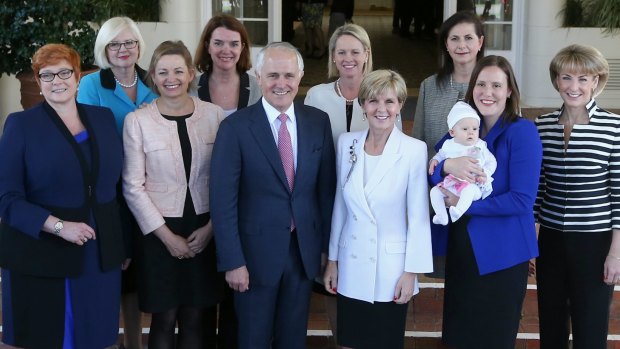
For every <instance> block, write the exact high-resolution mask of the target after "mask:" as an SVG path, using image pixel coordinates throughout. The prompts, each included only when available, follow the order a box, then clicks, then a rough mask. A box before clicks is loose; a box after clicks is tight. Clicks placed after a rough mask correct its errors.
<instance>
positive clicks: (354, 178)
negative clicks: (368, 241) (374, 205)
mask: <svg viewBox="0 0 620 349" xmlns="http://www.w3.org/2000/svg"><path fill="white" fill-rule="evenodd" d="M354 134H355V136H356V137H355V138H352V140H353V139H356V140H357V143H356V144H355V149H352V150H353V152H354V154H355V157H356V163H355V165H354V166H353V169H352V170H351V167H347V164H349V160H350V157H346V158H343V159H342V160H341V161H342V163H343V164H344V168H345V169H346V170H345V171H343V173H342V175H343V178H344V183H345V184H344V187H343V191H345V192H348V193H349V195H351V197H352V198H353V202H358V203H359V205H360V206H361V208H362V209H363V210H364V211H366V213H367V214H368V215H370V216H372V213H371V211H370V207H369V206H368V202H367V201H366V195H365V193H364V141H365V140H366V136H367V135H368V129H366V130H365V131H362V132H356V133H354ZM349 146H350V145H349ZM349 165H351V164H349ZM349 171H350V172H349ZM347 176H348V177H349V178H348V180H347Z"/></svg>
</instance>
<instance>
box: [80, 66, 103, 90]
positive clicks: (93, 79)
mask: <svg viewBox="0 0 620 349" xmlns="http://www.w3.org/2000/svg"><path fill="white" fill-rule="evenodd" d="M85 86H86V87H91V88H97V87H101V70H98V71H96V72H92V73H90V74H87V75H84V76H82V78H80V88H84V87H85Z"/></svg>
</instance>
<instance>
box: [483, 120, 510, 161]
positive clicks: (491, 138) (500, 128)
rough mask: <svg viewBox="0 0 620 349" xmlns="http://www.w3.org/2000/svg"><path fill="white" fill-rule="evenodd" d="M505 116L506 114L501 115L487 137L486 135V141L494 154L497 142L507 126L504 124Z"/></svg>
mask: <svg viewBox="0 0 620 349" xmlns="http://www.w3.org/2000/svg"><path fill="white" fill-rule="evenodd" d="M503 117H504V115H502V116H500V117H499V119H498V120H497V121H496V122H495V125H493V127H491V130H490V131H489V133H487V135H486V137H484V141H485V142H487V148H488V149H489V151H490V152H491V153H493V154H495V142H496V141H497V139H498V138H499V136H501V135H502V133H504V131H505V130H506V127H504V125H503V123H504V121H503Z"/></svg>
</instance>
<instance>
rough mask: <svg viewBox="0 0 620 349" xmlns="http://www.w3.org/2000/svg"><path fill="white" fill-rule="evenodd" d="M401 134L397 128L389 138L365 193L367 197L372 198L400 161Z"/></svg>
mask: <svg viewBox="0 0 620 349" xmlns="http://www.w3.org/2000/svg"><path fill="white" fill-rule="evenodd" d="M401 136H402V134H401V132H400V131H399V130H398V128H397V127H396V126H394V129H393V130H392V133H391V134H390V137H389V138H388V141H387V143H386V144H385V148H383V154H382V155H381V159H380V160H379V164H378V165H377V167H376V168H375V169H374V170H373V172H372V174H371V175H370V178H369V180H368V182H367V183H366V186H365V188H364V191H365V192H366V196H370V195H371V194H372V192H373V191H374V190H375V189H376V188H377V187H378V186H379V184H381V181H382V180H383V178H384V177H385V175H386V174H387V173H388V172H390V171H392V168H393V167H394V165H395V164H396V162H397V161H398V159H400V157H401V154H400V152H399V150H400V142H401Z"/></svg>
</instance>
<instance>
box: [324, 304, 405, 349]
mask: <svg viewBox="0 0 620 349" xmlns="http://www.w3.org/2000/svg"><path fill="white" fill-rule="evenodd" d="M408 305H409V303H406V304H397V303H394V302H375V303H368V302H364V301H360V300H357V299H354V298H348V297H345V296H343V295H341V294H338V298H337V311H338V327H337V328H338V330H337V331H338V335H337V336H336V338H337V340H338V345H341V346H345V347H352V348H355V349H377V348H381V349H402V348H403V347H404V344H405V322H406V320H407V307H408Z"/></svg>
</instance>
